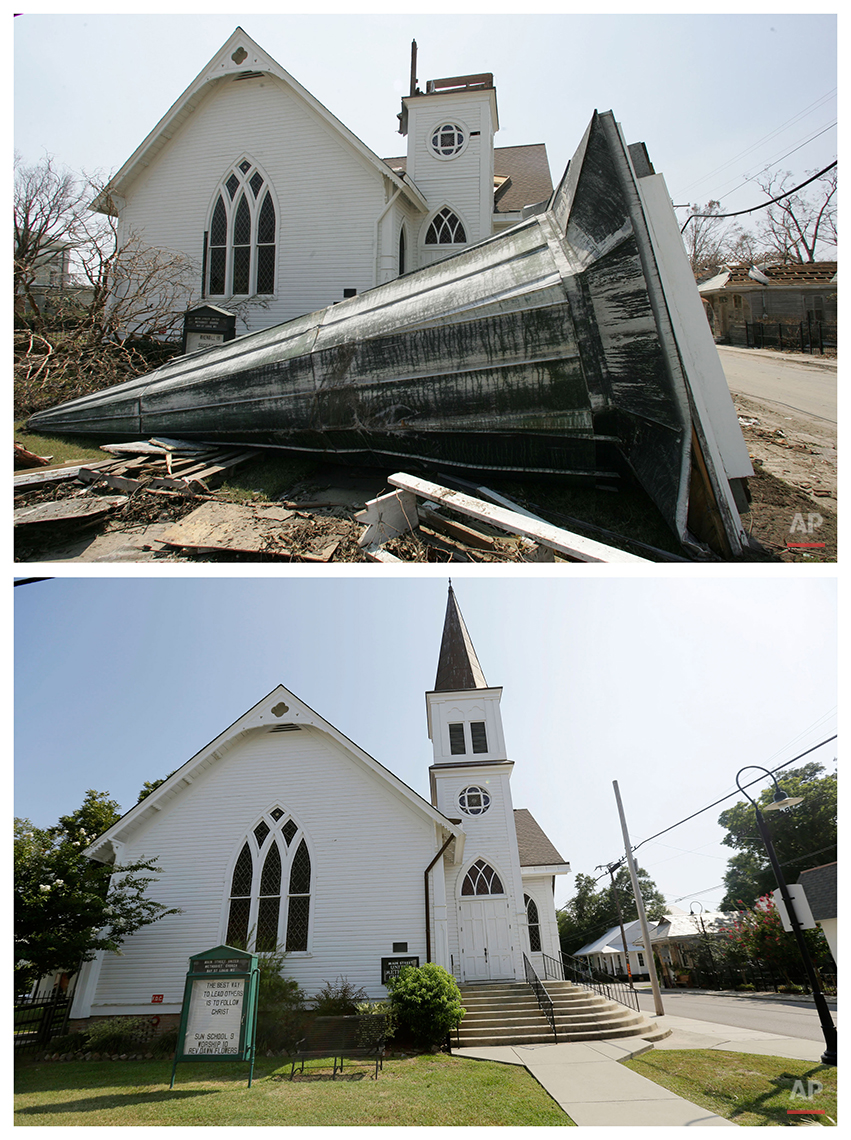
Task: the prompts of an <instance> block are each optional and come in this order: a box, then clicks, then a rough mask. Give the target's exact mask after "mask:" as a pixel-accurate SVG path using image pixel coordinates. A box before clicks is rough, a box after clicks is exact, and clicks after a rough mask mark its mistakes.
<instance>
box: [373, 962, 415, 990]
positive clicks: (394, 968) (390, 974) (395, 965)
mask: <svg viewBox="0 0 851 1140" xmlns="http://www.w3.org/2000/svg"><path fill="white" fill-rule="evenodd" d="M419 964H420V960H419V958H416V957H405V958H382V959H381V984H382V986H386V985H387V983H388V982H390V981H394V982H395V980H396V979H397V978H398V977H399V974H400V973H401V972H402V968H403V967H404V966H419Z"/></svg>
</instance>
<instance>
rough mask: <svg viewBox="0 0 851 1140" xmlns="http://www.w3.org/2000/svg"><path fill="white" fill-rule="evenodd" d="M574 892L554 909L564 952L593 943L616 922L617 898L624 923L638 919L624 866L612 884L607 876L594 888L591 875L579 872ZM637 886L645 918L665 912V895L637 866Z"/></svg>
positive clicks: (660, 915) (630, 883) (627, 871)
mask: <svg viewBox="0 0 851 1140" xmlns="http://www.w3.org/2000/svg"><path fill="white" fill-rule="evenodd" d="M575 886H576V894H575V895H574V896H573V898H572V899H570V901H569V902H568V903H567V904H566V905H565V906H564V907H563V908H562V909H561V910H560V911H559V912H558V931H559V942H560V943H561V948H562V950H563V951H564V953H565V954H574V953H575V952H576V951H577V950H578V949H579V948H580V947H581V946H584V945H585V944H586V943H587V942H593V941H594V939H595V938H599V937H600V935H601V934H605V933H606V931H607V930H609V929H610V928H611V927H613V926H617V924H618V900H619V901H620V906H621V913H622V914H623V921H624V926H628V925H629V923H631V922H635V920H636V919H637V918H638V907H637V906H636V904H635V896H634V894H633V891H632V880H631V879H630V875H629V869H628V868H627V867H626V866H623V867H621V868H620V870H619V871H617V872H616V874H615V879H614V884H612V881H611V878H607V879H606V881H605V883H604V885H603V886H601V887H600V888H599V890H598V889H596V888H597V881H596V880H595V879H593V878H592V877H591V875H583V874H582V873H581V872H580V873H579V874H578V875H577V876H576V880H575ZM638 886H639V890H640V891H641V898H642V900H643V902H644V910H645V912H646V914H647V917H648V919H650V920H651V921H658V919H660V918H661V917H662V916H663V915H664V914H665V913H666V911H667V907H666V905H665V897H664V895H663V894H662V893H661V891H660V890H659V889H658V887H657V886H656V884H655V883H654V881H653V880H652V879H651V878H650V876H649V874H648V873H647V871H645V870H644V868H643V867H639V868H638Z"/></svg>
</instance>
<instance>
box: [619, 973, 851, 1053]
mask: <svg viewBox="0 0 851 1140" xmlns="http://www.w3.org/2000/svg"><path fill="white" fill-rule="evenodd" d="M638 1004H639V1005H640V1007H641V1011H642V1013H648V1014H650V1015H651V1016H652V1015H653V1014H654V1013H655V1010H656V1007H655V1005H654V1003H653V994H652V993H651V991H650V988H649V986H648V988H647V990H646V992H644V991H641V992H639V996H638ZM662 1005H663V1007H664V1010H665V1013H668V1014H671V1016H673V1017H693V1018H696V1019H697V1020H698V1021H710V1022H714V1023H716V1024H720V1025H737V1026H739V1027H740V1028H742V1029H758V1030H762V1031H763V1032H765V1033H779V1034H781V1035H782V1036H788V1037H803V1038H805V1039H806V1040H809V1041H823V1040H824V1036H823V1034H822V1031H821V1024H820V1022H819V1018H818V1013H817V1012H816V1009H815V1006H814V1005H813V1004H812V1002H804V1001H801V1002H798V1001H794V1000H790V999H788V998H784V999H777V1000H774V999H772V998H770V997H753V996H750V995H748V996H745V995H742V996H741V997H740V996H738V995H735V994H692V993H685V992H682V991H679V990H662ZM828 1006H829V1008H830V1011H831V1015H832V1017H833V1023H834V1025H835V1024H836V1002H835V1001H833V1000H828Z"/></svg>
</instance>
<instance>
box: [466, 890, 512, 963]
mask: <svg viewBox="0 0 851 1140" xmlns="http://www.w3.org/2000/svg"><path fill="white" fill-rule="evenodd" d="M459 909H460V917H461V969H462V976H463V980H464V981H465V982H487V981H495V980H496V979H497V978H500V979H502V978H511V979H513V978H514V976H515V975H514V954H513V953H512V949H513V948H512V939H511V934H512V931H511V923H510V921H509V914H508V900H507V899H506V898H474V899H462V900H461V902H460V904H459Z"/></svg>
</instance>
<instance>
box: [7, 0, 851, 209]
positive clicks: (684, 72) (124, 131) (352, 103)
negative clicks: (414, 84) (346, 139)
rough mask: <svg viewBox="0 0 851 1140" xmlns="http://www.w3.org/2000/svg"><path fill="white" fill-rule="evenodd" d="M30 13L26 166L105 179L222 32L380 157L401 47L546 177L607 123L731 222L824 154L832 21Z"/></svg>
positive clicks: (401, 72) (19, 132) (676, 192)
mask: <svg viewBox="0 0 851 1140" xmlns="http://www.w3.org/2000/svg"><path fill="white" fill-rule="evenodd" d="M95 6H96V5H95ZM39 7H45V5H43V4H42V5H39V4H38V3H36V4H35V5H34V6H33V7H31V8H30V9H29V13H27V14H25V15H23V16H20V17H19V18H18V19H17V20H16V21H15V57H14V58H15V104H16V112H15V146H16V149H17V150H19V151H20V152H21V154H22V155H23V156H24V158H25V159H26V160H27V161H35V160H38V159H39V158H40V157H41V156H42V155H43V154H44V153H45V152H47V153H50V154H53V155H54V156H55V157H56V159H57V160H58V161H59V163H60V164H64V165H66V166H67V167H69V168H71V169H73V170H86V171H88V172H90V173H93V172H95V171H101V172H105V173H109V172H112V171H115V170H117V169H118V168H119V167H120V166H121V165H122V163H123V162H124V161H125V160H126V159H127V158H128V157H129V156H130V154H131V153H132V152H133V150H134V149H135V148H136V147H137V146H138V145H139V143H141V141H142V140H143V139H144V138H145V136H146V135H147V134H148V132H149V131H150V130H152V129H153V127H154V126H155V125H156V123H157V122H158V120H159V119H160V118H161V116H162V115H163V114H164V113H165V112H166V111H167V110H168V108H169V107H170V106H171V104H172V103H173V102H174V101H175V100H176V99H177V98H178V97H179V95H180V94H181V92H182V91H183V90H184V89H185V88H186V87H187V86H188V84H189V83H190V82H191V80H192V79H194V78H195V76H196V75H197V73H198V72H199V71H200V70H201V68H202V67H203V66H204V65H205V64H206V63H207V61H208V60H209V59H210V58H211V57H212V56H213V54H214V53H215V52H216V51H217V50H218V48H219V47H220V46H221V45H222V43H223V42H224V41H225V40H226V39H227V37H228V36H229V35H230V33H231V32H232V31H233V30H234V28H235V27H236V26H237V25H240V26H242V27H243V29H244V30H245V31H246V32H247V33H248V34H249V35H250V36H252V37H253V38H254V39H255V40H256V41H257V42H258V43H259V44H260V45H261V46H262V47H263V48H265V49H266V50H267V51H268V52H269V53H270V54H271V55H272V57H273V58H274V59H276V60H277V61H278V63H280V64H281V66H283V67H284V68H285V69H286V70H288V71H289V72H290V73H291V74H292V75H293V76H294V77H295V78H296V79H297V80H298V81H299V82H300V83H302V84H303V85H304V86H305V87H306V88H307V89H308V90H309V91H310V92H311V93H312V94H313V95H315V96H316V98H318V99H319V100H320V102H322V103H323V104H324V105H325V106H326V107H327V108H328V109H329V110H330V111H331V112H333V113H334V114H335V115H337V117H338V118H340V119H341V120H342V121H343V122H344V123H345V124H346V126H348V127H349V128H350V129H351V130H352V131H354V133H355V134H356V135H358V136H359V137H360V138H361V139H362V140H363V141H364V142H365V143H367V145H368V146H370V147H371V148H372V149H373V150H374V151H375V152H376V153H377V154H378V155H379V156H380V157H382V158H386V157H392V156H395V155H399V154H403V153H404V151H405V140H404V139H403V138H402V137H401V136H400V135H398V134H397V133H396V127H397V123H396V114H397V112H398V111H399V109H400V99H401V97H402V95H403V94H406V93H407V91H408V83H409V74H410V45H411V40H412V39H416V40H417V43H418V60H419V66H418V69H417V70H418V76H419V79H420V83H421V85H424V83H425V80H427V79H429V78H439V77H442V76H449V75H459V74H470V73H477V72H481V71H491V72H493V74H494V77H495V82H496V87H497V97H498V105H499V116H500V124H501V129H500V131H499V133H498V134H497V136H496V144H497V146H513V145H517V144H522V143H533V142H534V143H537V142H544V143H546V144H547V148H548V153H549V157H550V166H551V171H552V175H553V178H554V179H557V178H558V177H559V176H560V175H561V173H562V171H563V169H564V166H565V164H566V162H567V161H568V159H569V158H570V156H571V155H572V154H573V152H574V150H575V148H576V146H577V145H578V143H579V140H580V139H581V137H582V134H583V132H584V129H585V127H586V125H587V123H588V121H589V119H590V118H591V115H592V113H593V111H594V110H595V109H597V110H600V111H605V110H612V111H613V112H614V113H615V116H616V117H617V118H618V120H619V121H620V122H621V123H622V125H623V128H624V132H625V135H626V137H627V142H637V141H643V142H646V144H647V146H648V149H649V153H650V157H651V159H652V161H653V162H654V164H655V167H656V170H657V171H658V172H661V173H662V174H664V175H665V178H666V181H667V185H668V189H669V191H670V193H671V196H672V198H673V200H674V202H675V203H689V202H696V201H697V202H700V203H705V202H706V201H708V200H709V199H710V198H716V199H720V200H721V201H722V203H723V206H724V208H725V209H727V210H736V209H745V208H748V207H750V206H752V205H755V204H756V203H757V202H758V201H760V200H761V199H762V195H761V193H760V192H759V191H758V189H757V188H756V184H755V182H754V181H753V178H754V177H755V176H757V175H758V174H759V172H760V171H761V170H762V169H763V168H764V167H765V166H766V165H772V167H773V168H774V169H779V170H789V171H791V172H792V174H793V175H794V176H795V177H796V179H797V180H800V181H802V180H803V176H804V172H805V171H814V170H819V169H822V168H823V167H824V166H826V165H827V164H828V163H829V162H831V161H832V160H833V159H834V158H835V157H836V147H837V142H836V127H835V121H836V16H835V15H832V14H830V13H827V14H821V13H816V14H786V13H783V12H779V13H778V11H777V7H782V5H781V6H775V8H774V9H773V10H769V11H767V12H766V13H764V14H762V13H760V12H758V11H752V13H751V14H747V15H733V14H730V13H719V14H717V15H687V14H660V15H646V14H635V13H632V12H630V11H629V9H627V12H626V13H624V12H609V13H606V12H605V6H597V10H598V12H599V13H600V14H597V15H588V14H575V13H571V12H570V10H569V7H568V6H565V5H556V6H553V5H549V6H548V5H543V6H540V5H539V6H537V7H539V8H541V7H543V8H544V12H543V13H536V14H532V15H524V16H521V15H516V14H514V15H511V14H508V15H494V14H493V12H492V11H488V10H487V8H486V6H484V5H482V6H480V7H481V8H482V10H481V11H477V6H476V5H469V6H467V7H468V11H467V12H466V13H465V14H441V13H440V12H439V9H438V10H435V8H434V7H431V8H430V10H429V14H424V13H422V12H417V11H413V12H409V13H406V14H405V15H398V14H382V13H381V11H380V9H381V8H382V7H383V5H382V4H381V3H378V4H376V5H373V6H371V7H372V9H373V11H374V13H375V14H373V15H358V14H354V15H352V14H348V13H350V12H351V9H346V12H347V14H340V13H334V14H313V15H309V16H308V15H304V14H287V12H286V7H282V6H281V5H277V6H276V7H275V11H276V13H277V14H274V15H271V14H267V12H266V11H264V9H265V8H266V5H264V4H263V3H261V4H258V5H254V6H252V9H251V12H250V14H246V13H239V12H237V13H228V12H227V11H222V12H219V11H217V12H216V13H214V14H211V13H210V12H209V11H206V12H204V13H203V14H201V15H192V14H185V15H184V14H182V15H172V14H162V13H161V14H157V15H151V14H148V15H144V14H135V15H127V16H125V15H114V14H106V15H104V14H98V13H95V14H85V15H81V14H64V13H63V14H55V13H47V14H40V13H39V11H38V9H39ZM324 7H328V6H327V5H325V6H324ZM338 7H339V5H338ZM751 7H752V8H755V9H758V8H760V7H761V5H759V4H756V5H752V6H751ZM184 8H189V9H191V8H192V5H186V6H184ZM207 8H208V9H209V5H207ZM322 8H323V5H321V4H319V5H318V6H317V9H316V12H317V13H321V12H322ZM547 9H549V12H548V11H547ZM560 9H561V11H560ZM143 10H144V6H143ZM282 13H283V14H282ZM832 124H833V125H832ZM681 216H682V220H685V217H686V216H687V214H686V212H685V211H681Z"/></svg>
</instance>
